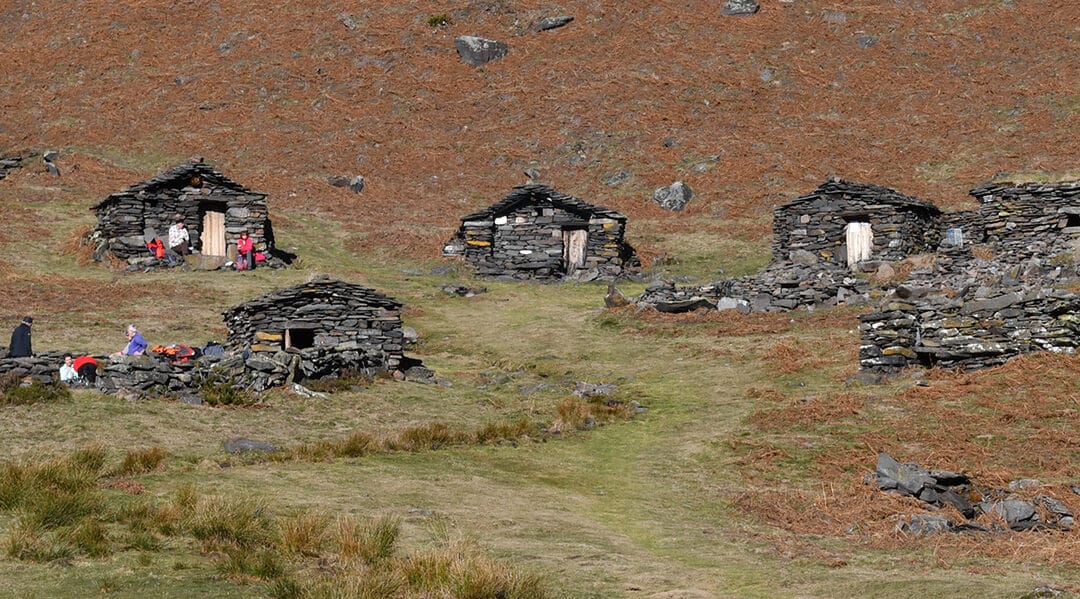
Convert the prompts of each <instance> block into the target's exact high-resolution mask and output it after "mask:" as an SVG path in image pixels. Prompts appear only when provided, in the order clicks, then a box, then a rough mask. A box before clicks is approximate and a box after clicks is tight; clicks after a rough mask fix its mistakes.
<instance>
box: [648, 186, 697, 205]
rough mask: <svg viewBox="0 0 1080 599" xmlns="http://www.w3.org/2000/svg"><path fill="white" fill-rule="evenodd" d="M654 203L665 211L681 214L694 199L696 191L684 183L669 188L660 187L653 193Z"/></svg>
mask: <svg viewBox="0 0 1080 599" xmlns="http://www.w3.org/2000/svg"><path fill="white" fill-rule="evenodd" d="M652 199H653V201H654V202H656V203H657V204H659V205H660V207H661V208H663V209H665V210H671V211H674V212H681V211H682V209H683V208H685V207H686V205H687V204H689V203H690V200H692V199H694V190H692V189H690V186H689V185H686V184H685V183H683V182H682V181H676V182H674V183H672V184H671V185H668V186H667V187H660V188H658V189H657V190H656V191H654V192H653V198H652Z"/></svg>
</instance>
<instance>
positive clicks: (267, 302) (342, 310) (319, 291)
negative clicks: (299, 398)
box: [224, 275, 405, 379]
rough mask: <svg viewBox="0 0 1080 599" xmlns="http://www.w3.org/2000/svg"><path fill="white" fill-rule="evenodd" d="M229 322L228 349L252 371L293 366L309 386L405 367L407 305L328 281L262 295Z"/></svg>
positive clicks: (231, 314)
mask: <svg viewBox="0 0 1080 599" xmlns="http://www.w3.org/2000/svg"><path fill="white" fill-rule="evenodd" d="M224 316H225V324H226V326H227V327H228V329H229V336H228V340H227V342H226V347H227V348H229V349H231V350H233V351H237V352H245V351H246V352H248V353H249V354H250V356H249V357H248V359H247V366H248V368H251V369H255V370H259V371H265V372H268V373H270V372H274V371H275V370H276V369H277V367H276V366H275V365H280V364H286V365H290V366H289V368H296V369H298V373H299V376H298V378H299V379H304V378H320V377H324V376H333V375H337V374H338V373H340V372H341V371H343V370H353V371H357V372H360V373H364V374H368V375H374V374H376V373H378V372H382V371H388V370H397V369H399V367H400V366H401V362H402V356H403V351H404V343H405V339H404V333H403V331H402V325H401V303H400V302H398V301H396V300H394V299H392V298H390V297H387V296H385V295H383V294H381V293H379V292H377V291H374V290H373V289H369V288H367V287H363V286H361V285H356V284H352V283H345V282H342V281H338V280H335V279H331V278H330V277H328V276H326V275H319V276H316V277H314V278H313V279H312V280H311V281H309V282H307V283H304V284H301V285H297V286H295V287H289V288H286V289H279V290H276V291H272V292H270V293H267V294H264V295H261V296H259V297H257V298H255V299H252V300H250V301H247V302H245V303H243V304H241V305H239V306H236V307H234V308H231V309H229V310H227V311H226V312H225V313H224Z"/></svg>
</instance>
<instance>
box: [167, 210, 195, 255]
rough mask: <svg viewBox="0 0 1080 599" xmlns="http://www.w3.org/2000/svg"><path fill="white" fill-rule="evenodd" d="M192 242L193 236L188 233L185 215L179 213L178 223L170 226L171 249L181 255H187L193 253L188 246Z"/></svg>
mask: <svg viewBox="0 0 1080 599" xmlns="http://www.w3.org/2000/svg"><path fill="white" fill-rule="evenodd" d="M190 242H191V237H190V235H188V230H187V227H186V226H185V225H184V217H183V216H182V215H180V214H177V215H176V224H174V225H173V226H171V227H169V249H171V250H172V251H174V252H176V253H177V254H179V255H181V256H187V255H188V254H190V253H191V250H190V249H189V247H188V245H189V244H190Z"/></svg>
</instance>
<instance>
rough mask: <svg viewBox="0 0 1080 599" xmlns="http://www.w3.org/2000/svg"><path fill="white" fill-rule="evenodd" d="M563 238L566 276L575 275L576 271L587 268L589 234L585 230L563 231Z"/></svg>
mask: <svg viewBox="0 0 1080 599" xmlns="http://www.w3.org/2000/svg"><path fill="white" fill-rule="evenodd" d="M562 238H563V264H565V265H566V274H574V271H576V270H577V269H579V268H581V267H582V266H585V247H586V246H587V244H588V242H589V232H588V231H586V230H585V229H571V230H569V231H563V233H562Z"/></svg>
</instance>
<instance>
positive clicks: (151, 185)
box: [90, 162, 266, 210]
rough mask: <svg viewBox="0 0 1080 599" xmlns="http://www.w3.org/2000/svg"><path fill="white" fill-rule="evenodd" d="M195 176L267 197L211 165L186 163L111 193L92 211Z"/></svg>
mask: <svg viewBox="0 0 1080 599" xmlns="http://www.w3.org/2000/svg"><path fill="white" fill-rule="evenodd" d="M195 175H198V176H199V177H201V178H202V179H203V180H207V181H213V182H214V183H215V184H217V185H220V186H222V187H228V188H230V189H235V190H236V191H238V192H240V193H245V194H253V195H261V196H265V195H266V194H265V193H261V192H258V191H252V190H250V189H248V188H247V187H244V186H243V185H241V184H239V183H237V182H236V181H233V180H232V179H230V178H228V177H226V176H225V175H223V174H221V173H220V172H218V171H216V170H214V168H213V167H212V166H210V165H209V164H206V163H203V162H185V163H183V164H178V165H176V166H174V167H172V168H171V169H169V170H167V171H165V172H163V173H161V174H159V175H156V176H154V177H151V178H149V179H147V180H145V181H141V182H139V183H136V184H134V185H132V186H130V187H127V188H125V189H122V190H120V191H116V192H113V193H110V194H109V195H108V196H107V197H106V198H105V199H104V200H102V201H101V202H99V203H98V204H96V205H95V206H93V207H91V208H90V209H91V210H97V209H98V208H101V207H102V206H104V205H105V204H108V203H109V202H110V201H111V200H115V199H118V198H120V197H123V196H132V195H134V196H136V197H137V196H138V194H139V192H143V191H153V190H155V189H160V188H162V187H169V186H175V184H176V183H177V182H180V181H183V182H185V183H186V182H187V181H190V180H191V177H192V176H195Z"/></svg>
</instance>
